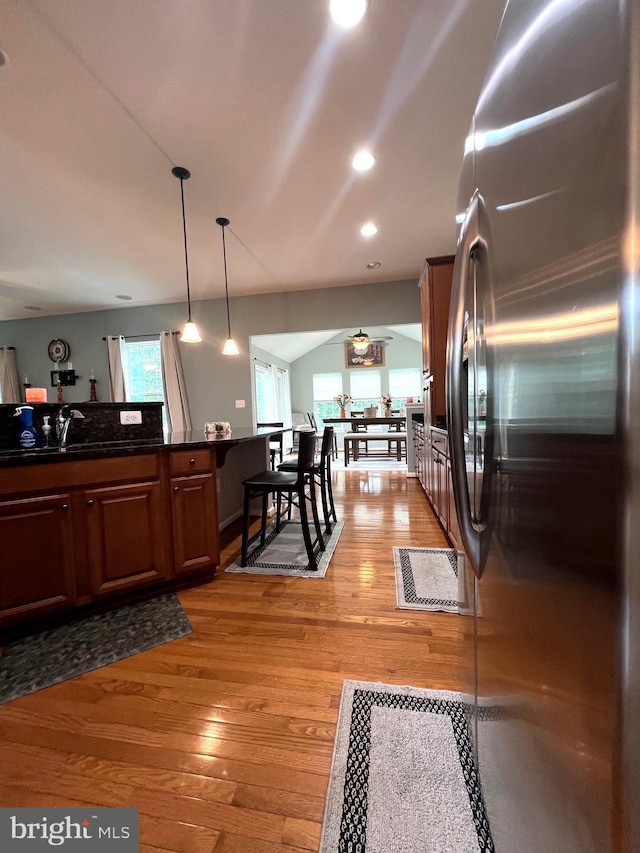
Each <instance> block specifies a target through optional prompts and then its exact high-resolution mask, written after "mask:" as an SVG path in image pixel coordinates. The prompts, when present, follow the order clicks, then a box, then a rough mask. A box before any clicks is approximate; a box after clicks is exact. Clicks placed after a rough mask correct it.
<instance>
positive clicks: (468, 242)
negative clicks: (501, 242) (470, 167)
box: [447, 190, 491, 577]
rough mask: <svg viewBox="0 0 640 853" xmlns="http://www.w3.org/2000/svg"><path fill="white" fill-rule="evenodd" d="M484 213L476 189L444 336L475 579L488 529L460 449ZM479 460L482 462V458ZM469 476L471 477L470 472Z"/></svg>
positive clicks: (464, 528)
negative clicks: (471, 286) (473, 279)
mask: <svg viewBox="0 0 640 853" xmlns="http://www.w3.org/2000/svg"><path fill="white" fill-rule="evenodd" d="M483 213H484V202H483V199H482V196H481V195H480V193H479V192H478V191H477V190H476V192H475V193H474V194H473V196H472V198H471V201H470V203H469V206H468V208H467V213H466V216H465V219H464V222H463V224H462V227H461V229H460V235H459V238H458V246H457V249H456V259H455V263H454V268H453V283H452V292H451V307H450V311H449V332H448V336H447V415H448V422H449V450H450V457H451V472H452V479H453V493H454V498H455V505H456V511H457V514H458V523H459V527H460V535H461V537H462V543H463V546H464V550H465V553H466V556H467V559H468V560H469V562H470V563H471V566H472V567H473V571H474V573H475V574H476V575H477V577H480V576H481V575H482V571H483V569H484V562H485V560H486V552H487V545H488V528H487V523H486V518H484V516H485V513H484V512H482V511H481V512H480V514H479V516H476V518H475V520H474V516H473V513H472V509H471V501H470V496H469V486H468V480H467V459H466V454H465V446H464V423H465V409H464V407H465V405H466V404H467V400H466V396H465V395H464V390H465V389H464V387H463V348H464V343H465V341H464V331H465V313H466V314H467V316H468V325H469V327H471V328H473V329H474V330H475V329H478V328H479V324H478V322H477V320H478V318H477V317H476V316H475V314H476V310H477V298H476V294H475V292H474V298H473V299H472V300H470V302H471V304H467V303H468V300H467V295H468V283H469V281H470V276H471V273H472V271H473V267H472V265H473V264H476V265H477V264H479V263H482V258H483V257H484V258H486V243H485V240H484V238H483V235H482V233H481V232H482V222H483V221H484V219H485V217H484V216H483ZM484 458H485V459H486V458H487V457H486V454H485V456H484ZM490 468H491V466H490V465H487V464H485V465H484V472H483V483H482V494H483V497H484V496H486V495H488V493H489V483H488V477H489V475H490ZM473 476H474V477H475V472H474V474H473ZM484 505H485V500H482V502H481V509H482V508H483V506H484Z"/></svg>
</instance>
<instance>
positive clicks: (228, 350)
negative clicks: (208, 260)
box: [216, 216, 240, 355]
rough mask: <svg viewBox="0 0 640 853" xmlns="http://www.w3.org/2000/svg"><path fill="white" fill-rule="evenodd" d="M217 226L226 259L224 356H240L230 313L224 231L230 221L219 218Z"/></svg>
mask: <svg viewBox="0 0 640 853" xmlns="http://www.w3.org/2000/svg"><path fill="white" fill-rule="evenodd" d="M216 222H217V224H218V225H219V226H220V227H221V228H222V257H223V258H224V292H225V296H226V299H227V332H228V334H227V340H226V341H225V342H224V346H223V347H222V355H240V350H239V349H238V345H237V344H236V342H235V341H234V340H233V338H232V337H231V313H230V311H229V282H228V280H227V244H226V242H225V239H224V229H225V228H226V227H227V225H228V224H229V220H228V219H226V218H225V217H224V216H219V217H218V218H217V219H216Z"/></svg>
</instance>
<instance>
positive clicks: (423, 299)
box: [418, 264, 432, 376]
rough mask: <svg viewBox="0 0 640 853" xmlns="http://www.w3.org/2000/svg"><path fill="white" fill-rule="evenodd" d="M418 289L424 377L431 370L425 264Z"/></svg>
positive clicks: (429, 288) (428, 281) (429, 321)
mask: <svg viewBox="0 0 640 853" xmlns="http://www.w3.org/2000/svg"><path fill="white" fill-rule="evenodd" d="M418 286H419V288H420V318H421V320H422V371H423V375H424V376H428V375H429V374H430V373H432V370H431V286H430V279H429V267H428V266H427V265H426V264H425V267H424V270H423V271H422V276H421V278H420V282H419V284H418Z"/></svg>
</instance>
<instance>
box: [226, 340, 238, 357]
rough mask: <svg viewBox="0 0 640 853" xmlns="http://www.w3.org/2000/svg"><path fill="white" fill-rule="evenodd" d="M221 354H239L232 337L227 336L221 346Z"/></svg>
mask: <svg viewBox="0 0 640 853" xmlns="http://www.w3.org/2000/svg"><path fill="white" fill-rule="evenodd" d="M222 355H240V350H239V349H238V345H237V344H236V342H235V341H234V340H233V338H227V340H226V341H225V342H224V346H223V347H222Z"/></svg>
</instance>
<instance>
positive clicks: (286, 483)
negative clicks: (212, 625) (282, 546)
mask: <svg viewBox="0 0 640 853" xmlns="http://www.w3.org/2000/svg"><path fill="white" fill-rule="evenodd" d="M315 446H316V434H315V431H314V430H309V431H308V432H301V433H300V449H299V450H298V459H297V462H296V467H295V471H292V472H289V471H260V473H259V474H255V475H254V476H253V477H248V478H247V479H246V480H243V482H242V484H243V486H244V509H243V518H242V553H241V555H240V565H241V566H246V565H247V549H248V546H249V509H250V505H251V499H252V498H257V497H262V523H261V526H260V533H259V535H260V545H261V546H264V543H265V538H266V530H267V505H268V499H269V495H270V494H271V493H275V494H276V495H277V505H276V533H279V532H280V521H281V518H282V512H281V507H282V496H283V495H285V497H286V499H287V500H288V502H289V503H288V507H287V509H288V510H289V512H290V508H291V504H292V503H294V504H295V505H296V506H297V507H298V509H299V511H300V523H301V527H302V536H303V538H304V545H305V549H306V552H307V557H308V559H309V568H310V570H311V571H316V570H317V568H318V563H317V561H316V556H315V552H314V547H315V545H316V544H317V545H319V547H320V550H321V551H324V550H325V546H324V540H323V538H322V532H321V530H320V519H319V518H318V507H317V504H316V481H315V477H314V475H313V468H314V457H315ZM307 487H309V490H308V494H307ZM296 499H297V502H296ZM307 501H309V503H310V504H311V514H312V518H313V524H314V527H315V532H316V538H315V540H313V541H312V539H311V531H310V529H309V527H310V525H309V516H308V514H307ZM257 537H258V534H256V536H254V537H253V538H252V539H251V541H252V542H253V540H254V539H256V538H257Z"/></svg>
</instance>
